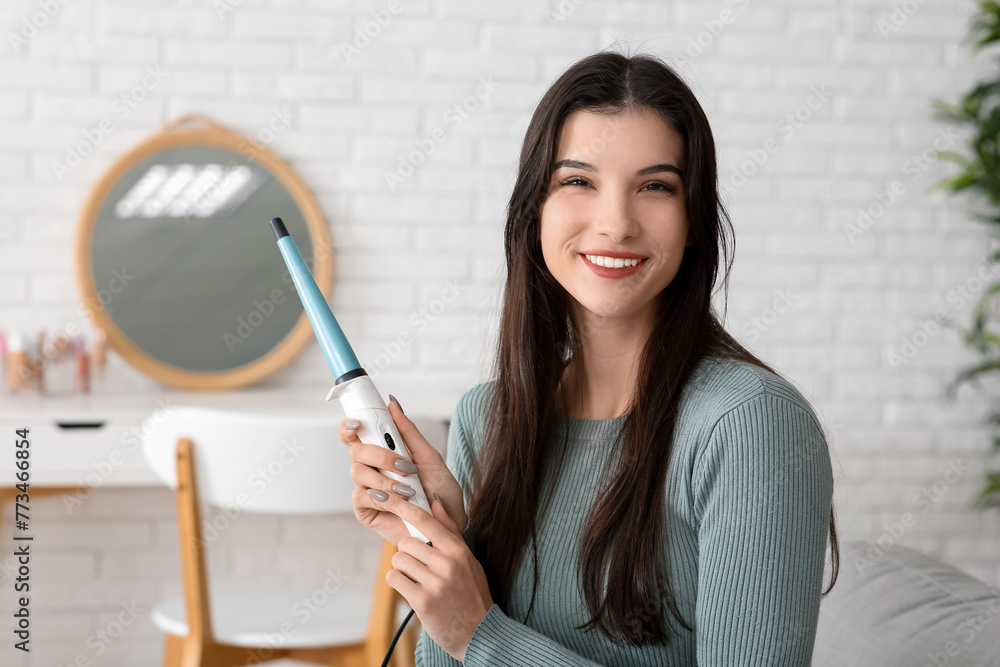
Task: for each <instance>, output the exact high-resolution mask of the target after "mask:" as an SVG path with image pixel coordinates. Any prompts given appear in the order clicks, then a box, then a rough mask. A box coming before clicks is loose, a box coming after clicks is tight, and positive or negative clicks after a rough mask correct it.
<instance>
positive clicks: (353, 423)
mask: <svg viewBox="0 0 1000 667" xmlns="http://www.w3.org/2000/svg"><path fill="white" fill-rule="evenodd" d="M359 426H361V422H360V421H358V420H357V419H348V420H347V421H346V422H344V428H346V429H348V430H354V429H356V428H357V427H359Z"/></svg>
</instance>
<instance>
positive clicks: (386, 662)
mask: <svg viewBox="0 0 1000 667" xmlns="http://www.w3.org/2000/svg"><path fill="white" fill-rule="evenodd" d="M411 616H413V610H412V609H411V610H410V613H409V614H407V615H406V618H404V619H403V622H402V624H401V625H400V626H399V630H396V636H395V637H393V638H392V643H391V644H389V651H388V652H387V653H386V654H385V660H383V661H382V667H389V658H391V657H392V649H394V648H396V642H398V641H399V636H400V635H401V634H403V628H405V627H406V624H407V623H409V622H410V617H411Z"/></svg>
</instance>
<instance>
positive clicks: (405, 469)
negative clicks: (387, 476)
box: [395, 459, 417, 475]
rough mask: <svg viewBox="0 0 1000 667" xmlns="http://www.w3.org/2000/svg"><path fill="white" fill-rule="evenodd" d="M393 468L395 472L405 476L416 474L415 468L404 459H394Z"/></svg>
mask: <svg viewBox="0 0 1000 667" xmlns="http://www.w3.org/2000/svg"><path fill="white" fill-rule="evenodd" d="M395 466H396V470H398V471H399V472H402V473H406V474H407V475H412V474H413V473H415V472H417V466H415V465H413V464H412V463H410V462H409V461H407V460H406V459H396V463H395Z"/></svg>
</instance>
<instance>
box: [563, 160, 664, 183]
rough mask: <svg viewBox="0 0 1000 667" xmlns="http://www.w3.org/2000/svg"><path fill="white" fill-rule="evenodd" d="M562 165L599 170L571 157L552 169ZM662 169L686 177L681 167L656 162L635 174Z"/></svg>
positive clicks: (586, 169)
mask: <svg viewBox="0 0 1000 667" xmlns="http://www.w3.org/2000/svg"><path fill="white" fill-rule="evenodd" d="M561 167H569V168H571V169H583V170H585V171H598V169H597V167H595V166H594V165H592V164H590V163H589V162H582V161H581V160H571V159H565V160H559V161H558V162H556V164H555V166H554V167H553V168H552V170H553V171H555V170H556V169H559V168H561ZM661 171H669V172H673V173H675V174H677V175H678V176H680V177H681V178H683V177H684V174H683V172H681V170H680V169H678V168H677V167H676V166H674V165H672V164H668V163H663V164H654V165H650V166H648V167H643V168H642V169H640V170H639V171H637V172H635V175H636V176H645V175H646V174H655V173H657V172H661Z"/></svg>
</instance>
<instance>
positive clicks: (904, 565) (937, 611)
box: [812, 540, 1000, 667]
mask: <svg viewBox="0 0 1000 667" xmlns="http://www.w3.org/2000/svg"><path fill="white" fill-rule="evenodd" d="M840 548H841V551H840V553H841V562H840V576H839V577H838V579H837V583H836V584H835V585H834V587H833V590H832V591H831V592H830V593H829V594H828V595H827V596H826V597H824V598H823V600H822V602H821V603H820V614H819V626H818V628H817V632H816V646H815V649H814V651H813V662H812V665H813V667H835V666H836V667H847V666H851V667H869V666H870V667H897V666H898V667H924V666H925V665H926V666H927V667H937V666H939V665H948V666H949V667H956V666H959V667H970V666H972V665H975V666H977V667H979V666H983V667H986V666H989V667H997V666H1000V590H997V589H995V588H992V587H991V586H988V585H987V584H985V583H983V582H982V581H980V580H978V579H976V578H974V577H972V576H970V575H968V574H966V573H965V572H963V571H961V570H959V569H957V568H955V567H953V566H951V565H947V564H945V563H943V562H941V561H940V560H938V559H937V558H934V557H932V556H927V555H925V554H922V553H920V552H919V551H917V550H915V549H912V548H910V547H905V546H902V545H899V544H896V545H893V546H890V547H889V548H883V547H881V546H876V545H875V544H874V543H871V542H863V541H860V540H854V541H848V542H845V543H843V544H841V547H840ZM827 569H828V572H827V575H826V578H825V579H824V589H825V588H826V585H827V584H828V583H829V580H830V579H829V576H830V575H829V564H828V565H827Z"/></svg>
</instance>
